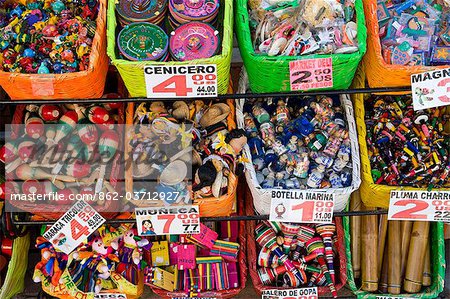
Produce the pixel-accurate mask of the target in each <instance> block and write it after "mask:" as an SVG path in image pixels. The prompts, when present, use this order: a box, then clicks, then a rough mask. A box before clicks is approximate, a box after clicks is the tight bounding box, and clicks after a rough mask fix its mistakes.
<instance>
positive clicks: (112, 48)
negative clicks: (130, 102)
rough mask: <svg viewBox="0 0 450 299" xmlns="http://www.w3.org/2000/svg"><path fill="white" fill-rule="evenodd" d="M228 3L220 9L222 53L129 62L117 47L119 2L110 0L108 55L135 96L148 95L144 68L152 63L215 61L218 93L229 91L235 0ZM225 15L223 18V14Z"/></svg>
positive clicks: (229, 0) (192, 63) (208, 62)
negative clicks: (180, 59)
mask: <svg viewBox="0 0 450 299" xmlns="http://www.w3.org/2000/svg"><path fill="white" fill-rule="evenodd" d="M221 3H224V5H223V6H222V7H221V8H220V11H219V20H223V21H219V22H218V24H220V25H221V26H222V28H220V30H219V32H222V34H220V37H221V41H222V49H221V52H220V54H218V55H215V56H213V57H210V58H205V59H196V60H191V61H183V62H180V61H170V62H151V61H142V62H141V61H129V60H124V59H121V58H120V55H119V52H118V49H117V46H116V36H117V33H118V29H117V19H116V12H115V7H116V5H115V4H116V1H115V0H108V4H109V5H108V29H107V37H108V49H107V51H108V56H109V57H110V58H111V61H112V64H113V65H115V66H116V67H117V69H118V70H119V72H120V75H121V76H122V78H123V81H124V82H125V85H126V87H127V89H128V91H129V92H130V95H131V96H132V97H146V96H147V91H146V87H145V79H144V67H145V66H148V65H194V64H215V65H217V77H218V80H217V85H218V93H219V94H224V93H226V92H227V88H228V82H229V79H230V64H231V52H232V48H233V0H225V1H223V2H221ZM222 16H223V17H222Z"/></svg>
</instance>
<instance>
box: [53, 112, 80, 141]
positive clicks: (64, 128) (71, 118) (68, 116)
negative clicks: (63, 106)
mask: <svg viewBox="0 0 450 299" xmlns="http://www.w3.org/2000/svg"><path fill="white" fill-rule="evenodd" d="M77 122H78V115H77V113H76V112H75V111H67V112H66V113H64V114H63V116H61V118H60V119H59V121H58V127H57V130H56V135H55V138H54V141H55V143H58V142H59V141H60V140H61V139H63V138H64V137H66V136H67V135H69V133H70V132H72V131H73V129H74V128H75V126H76V125H77Z"/></svg>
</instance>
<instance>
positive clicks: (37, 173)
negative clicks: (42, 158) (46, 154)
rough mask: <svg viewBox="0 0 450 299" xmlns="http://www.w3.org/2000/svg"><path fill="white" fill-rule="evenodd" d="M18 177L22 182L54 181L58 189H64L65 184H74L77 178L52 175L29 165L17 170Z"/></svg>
mask: <svg viewBox="0 0 450 299" xmlns="http://www.w3.org/2000/svg"><path fill="white" fill-rule="evenodd" d="M16 176H17V177H18V178H19V179H21V180H24V181H25V180H29V179H36V180H45V179H47V180H52V181H53V183H54V184H55V186H56V187H58V188H60V189H62V188H64V183H63V182H62V181H64V182H74V181H75V178H73V177H70V176H66V175H52V174H50V173H47V172H45V171H44V170H42V169H40V168H32V167H30V166H29V165H28V164H22V165H20V166H19V167H17V169H16Z"/></svg>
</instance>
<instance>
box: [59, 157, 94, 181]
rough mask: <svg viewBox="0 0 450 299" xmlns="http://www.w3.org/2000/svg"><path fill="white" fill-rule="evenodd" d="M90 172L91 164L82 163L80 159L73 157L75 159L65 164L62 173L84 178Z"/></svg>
mask: <svg viewBox="0 0 450 299" xmlns="http://www.w3.org/2000/svg"><path fill="white" fill-rule="evenodd" d="M90 173H91V165H90V164H88V163H84V162H83V161H82V160H80V159H75V161H73V162H71V163H70V164H67V165H66V166H65V169H64V174H65V175H68V176H73V177H74V178H77V179H79V178H84V177H86V176H88V175H89V174H90Z"/></svg>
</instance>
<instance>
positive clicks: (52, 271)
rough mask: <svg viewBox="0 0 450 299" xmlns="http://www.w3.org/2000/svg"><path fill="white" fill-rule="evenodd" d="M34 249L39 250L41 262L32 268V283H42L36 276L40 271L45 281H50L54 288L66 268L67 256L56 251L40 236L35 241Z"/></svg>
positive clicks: (39, 277)
mask: <svg viewBox="0 0 450 299" xmlns="http://www.w3.org/2000/svg"><path fill="white" fill-rule="evenodd" d="M36 248H38V249H40V250H41V261H40V262H38V263H37V264H36V266H35V267H34V269H35V273H34V277H33V280H34V282H41V281H42V277H41V275H37V272H38V271H40V272H41V273H42V275H43V276H44V277H45V278H46V279H48V280H49V281H51V283H52V284H53V285H54V286H57V285H58V284H59V279H60V277H61V275H62V273H63V271H64V269H65V268H66V266H67V255H66V254H65V253H63V252H61V251H58V250H57V249H56V248H55V247H53V245H52V244H51V243H50V242H48V241H47V240H46V239H45V238H44V237H42V236H39V237H38V238H37V239H36Z"/></svg>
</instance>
